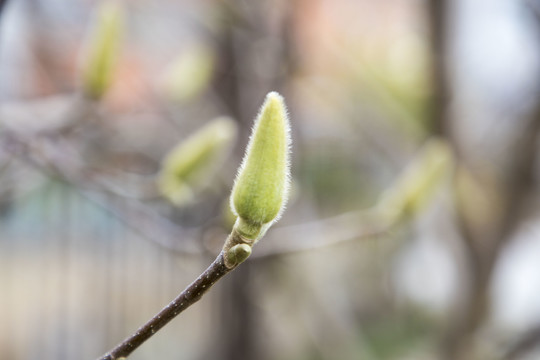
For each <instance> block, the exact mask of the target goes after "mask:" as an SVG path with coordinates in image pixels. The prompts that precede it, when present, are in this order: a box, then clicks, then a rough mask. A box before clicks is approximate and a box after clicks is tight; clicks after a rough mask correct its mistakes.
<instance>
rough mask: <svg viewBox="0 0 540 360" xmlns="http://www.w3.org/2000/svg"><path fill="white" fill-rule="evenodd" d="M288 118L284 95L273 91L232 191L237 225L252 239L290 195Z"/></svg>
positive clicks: (255, 237) (260, 233)
mask: <svg viewBox="0 0 540 360" xmlns="http://www.w3.org/2000/svg"><path fill="white" fill-rule="evenodd" d="M289 133H290V129H289V120H288V117H287V109H286V107H285V103H284V101H283V98H282V97H281V95H279V94H278V93H276V92H271V93H269V94H268V95H267V96H266V99H265V101H264V104H263V106H262V108H261V110H260V112H259V115H258V116H257V118H256V119H255V125H254V127H253V130H252V134H251V137H250V139H249V143H248V146H247V149H246V153H245V156H244V159H243V161H242V165H241V166H240V169H239V171H238V175H237V177H236V181H235V184H234V187H233V190H232V194H231V209H232V211H233V213H234V214H235V215H236V216H238V220H237V222H236V225H235V228H236V229H237V230H238V232H239V233H240V234H241V235H242V236H244V237H246V238H248V239H252V240H257V239H258V238H260V237H261V236H262V233H263V232H264V231H266V229H267V228H268V227H269V226H270V225H271V224H272V223H274V222H275V221H277V220H278V219H279V217H280V216H281V214H282V212H283V210H284V208H285V205H286V202H287V197H288V191H289V178H290V165H289V148H290V145H291V140H290V134H289Z"/></svg>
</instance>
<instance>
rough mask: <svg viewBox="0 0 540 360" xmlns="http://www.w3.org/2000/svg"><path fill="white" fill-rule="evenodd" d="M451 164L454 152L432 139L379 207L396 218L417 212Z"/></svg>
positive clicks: (389, 190)
mask: <svg viewBox="0 0 540 360" xmlns="http://www.w3.org/2000/svg"><path fill="white" fill-rule="evenodd" d="M451 165H452V155H451V151H450V149H449V147H448V145H447V144H446V142H444V141H443V140H440V139H433V140H430V141H429V142H428V143H426V145H424V147H423V148H422V150H421V152H420V153H419V154H418V155H417V156H416V158H415V159H414V160H413V162H412V163H411V164H410V165H409V166H408V167H407V168H406V169H405V170H404V172H403V173H402V174H401V175H400V176H399V177H398V179H397V180H396V181H395V182H394V184H393V185H392V186H391V187H390V189H388V190H387V191H386V192H385V193H384V194H383V196H382V197H381V201H380V202H379V204H378V209H379V210H381V211H382V212H383V213H385V214H388V215H389V216H390V217H391V218H392V219H395V220H403V219H406V218H408V217H410V216H413V215H415V214H417V213H418V212H419V211H420V210H421V209H422V208H423V207H425V205H426V204H427V203H428V201H429V200H430V199H431V197H432V196H433V194H434V193H435V190H436V189H437V187H438V186H439V185H440V183H441V181H442V180H443V179H444V178H445V176H447V175H448V174H449V172H450V169H451Z"/></svg>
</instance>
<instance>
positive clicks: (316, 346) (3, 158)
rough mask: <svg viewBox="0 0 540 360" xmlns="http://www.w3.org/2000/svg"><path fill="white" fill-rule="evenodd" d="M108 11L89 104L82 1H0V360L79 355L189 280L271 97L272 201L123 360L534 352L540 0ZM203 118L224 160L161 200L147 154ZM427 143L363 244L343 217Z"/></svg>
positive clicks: (207, 258)
mask: <svg viewBox="0 0 540 360" xmlns="http://www.w3.org/2000/svg"><path fill="white" fill-rule="evenodd" d="M119 3H120V5H121V6H122V7H123V8H124V12H125V16H124V21H123V25H122V27H123V31H122V37H121V42H120V44H119V45H118V46H116V48H115V51H117V52H118V56H117V59H116V64H115V67H114V71H113V76H112V80H111V85H110V86H109V87H108V88H107V91H106V92H105V93H104V94H103V96H101V97H100V98H99V99H90V98H89V97H88V95H87V94H86V93H85V92H84V91H82V90H81V89H83V88H84V77H83V76H82V75H81V74H82V72H83V69H84V64H85V61H86V60H87V58H88V51H89V50H88V49H89V47H90V46H91V45H90V44H91V43H92V40H93V37H95V31H93V29H95V28H96V26H98V25H96V24H98V20H97V19H98V16H96V11H97V9H98V8H99V7H100V6H101V3H100V2H98V1H89V0H86V1H85V0H69V1H68V0H9V1H7V0H4V1H1V2H0V4H1V5H0V8H1V14H0V122H1V126H0V145H1V146H0V358H1V359H6V360H19V359H40V360H48V359H54V360H63V359H66V360H67V359H70V360H71V359H93V358H96V357H98V356H100V355H101V354H103V353H104V352H105V351H107V350H108V349H109V348H110V347H112V346H113V345H114V344H116V343H117V342H119V341H120V340H122V339H124V338H125V337H126V336H127V335H129V334H131V333H132V332H133V331H134V330H135V329H136V328H137V327H138V326H139V325H141V324H142V323H143V322H145V321H146V320H147V319H149V318H150V317H151V316H152V315H153V314H154V313H156V312H157V311H158V310H159V309H161V308H162V307H163V306H165V305H166V304H167V303H168V302H169V301H170V300H171V299H172V298H174V297H175V296H176V294H177V293H179V292H180V291H181V290H182V289H183V288H184V287H185V286H186V285H187V284H188V283H190V282H191V281H192V280H193V279H195V277H196V276H198V274H200V272H201V271H202V270H204V269H205V268H206V266H207V265H208V264H209V263H210V262H211V260H212V259H213V257H214V256H215V255H216V254H217V252H218V251H219V248H220V245H219V244H220V243H221V242H222V241H224V239H225V236H226V233H227V231H228V227H229V226H230V222H228V221H227V216H228V215H226V213H227V211H226V209H227V202H228V196H229V191H230V188H231V186H232V182H233V179H234V175H235V172H236V169H237V167H238V164H239V163H240V160H241V157H242V154H243V149H244V148H245V145H246V143H247V137H248V135H249V131H250V128H251V124H252V121H253V118H254V117H255V115H256V114H257V111H258V108H259V106H260V105H261V103H262V101H263V99H264V96H265V95H266V93H267V92H269V91H272V90H275V91H279V92H280V93H282V94H283V95H284V96H285V99H286V102H287V105H288V108H289V113H290V117H291V123H292V135H293V144H294V145H293V161H292V173H293V191H292V198H291V201H290V204H289V206H288V209H287V211H286V212H285V214H284V216H283V218H282V220H280V222H279V223H278V224H276V225H275V226H274V227H273V228H272V229H271V230H270V231H269V233H268V236H267V238H265V239H264V240H262V241H261V244H260V247H259V245H257V247H256V248H255V249H254V257H253V259H250V261H248V262H247V263H245V264H242V266H241V267H239V268H238V269H237V270H236V271H234V272H233V273H231V274H230V275H228V276H227V277H226V278H225V279H223V280H222V281H221V282H220V283H219V284H217V285H216V287H215V288H213V289H212V290H211V291H210V292H209V293H208V294H207V295H206V296H205V297H204V299H202V301H201V302H200V303H197V304H196V305H194V306H193V307H192V308H190V309H188V310H187V311H186V312H185V313H183V314H181V315H180V316H179V318H177V319H175V320H174V321H173V322H172V323H171V324H169V325H168V326H166V327H165V328H164V329H163V330H161V331H160V332H159V333H158V334H157V335H156V336H154V337H153V338H152V339H151V340H150V341H148V342H147V343H146V344H144V345H143V346H142V347H141V348H140V349H139V350H137V351H136V352H135V353H134V354H133V355H132V357H131V358H132V359H161V360H166V359H201V360H202V359H220V360H221V359H223V360H248V359H261V360H265V359H268V360H270V359H280V360H289V359H290V360H307V359H310V360H311V359H317V360H319V359H321V360H322V359H366V360H393V359H395V360H406V359H410V360H428V359H429V360H431V359H448V360H450V359H451V360H461V359H463V360H486V359H487V360H490V359H498V360H499V359H500V360H502V359H523V360H524V359H529V360H532V359H538V358H540V276H539V274H540V223H539V210H540V209H539V204H540V202H539V196H538V195H539V194H538V175H539V174H538V168H539V160H538V158H539V157H538V155H539V147H538V143H539V141H538V134H539V133H540V97H539V91H540V87H539V85H540V74H539V60H540V47H539V34H540V2H539V1H537V0H527V1H525V0H454V1H450V0H423V1H420V0H379V1H369V0H355V1H352V0H309V1H308V0H290V1H287V0H274V1H272V0H261V1H247V0H222V1H219V0H204V1H192V0H175V1H173V0H162V1H149V0H129V1H128V0H126V1H123V2H119ZM98 27H99V26H98ZM222 115H227V116H230V117H231V118H233V119H234V120H235V121H236V122H237V123H238V128H239V137H238V140H237V142H236V143H235V145H234V150H233V151H232V152H231V154H230V155H229V156H228V158H227V159H226V161H225V163H224V164H222V166H221V167H220V168H219V171H216V173H215V174H212V175H208V176H209V177H211V181H210V183H211V184H210V185H209V186H208V187H206V188H204V189H200V190H197V195H196V197H195V199H193V200H192V201H190V203H189V204H185V205H183V206H174V205H172V204H170V203H169V202H168V201H167V200H166V199H165V198H163V197H162V196H160V195H159V194H157V193H156V191H155V190H156V189H155V179H156V175H157V174H158V172H159V169H160V163H161V161H162V159H163V157H164V156H165V155H166V154H167V152H168V151H169V150H170V149H171V148H172V147H173V146H175V144H176V143H178V142H179V141H181V140H182V139H185V138H186V137H187V136H188V135H189V134H191V133H193V132H194V131H196V130H197V129H199V128H201V127H202V126H203V125H204V124H206V123H208V122H209V121H210V120H212V119H214V118H215V117H218V116H222ZM435 136H437V137H439V138H442V139H444V140H445V141H447V142H448V143H449V144H450V147H451V149H452V151H453V153H454V155H455V157H456V166H455V168H454V169H453V171H452V174H451V175H450V176H448V177H447V178H445V179H444V181H442V184H441V186H440V187H439V189H438V191H436V193H434V194H433V195H432V196H430V200H429V201H428V204H427V205H426V206H425V207H423V208H422V209H421V211H419V212H417V213H415V214H413V215H414V216H411V217H409V218H408V219H407V221H403V222H400V224H399V226H396V227H393V228H392V229H391V231H385V232H384V233H382V234H378V236H366V234H367V233H369V231H366V226H368V225H369V224H370V221H369V217H368V216H367V215H366V217H363V216H362V214H363V210H365V209H370V208H371V207H372V206H373V205H375V204H377V201H378V199H379V198H380V195H381V194H382V193H384V192H385V190H387V189H388V188H389V187H391V186H392V184H393V182H394V180H395V179H396V177H397V176H399V174H400V173H401V172H402V170H403V169H404V168H406V167H407V165H408V164H409V163H410V162H411V161H412V160H413V159H414V158H415V154H417V153H418V149H420V148H421V146H422V144H424V143H425V142H426V140H428V139H430V138H432V137H435ZM192 185H193V187H194V188H196V184H192ZM366 213H367V212H366ZM224 214H225V215H224ZM344 219H345V220H344ZM351 219H352V221H351ZM368 227H369V226H368ZM311 241H313V243H312V245H313V247H314V249H309V250H308V249H305V250H303V251H294V252H292V250H293V249H296V248H295V246H296V244H298V243H301V244H304V245H306V244H307V246H305V247H306V248H310V242H311ZM263 242H264V244H263ZM273 242H275V245H274V243H273ZM326 243H328V245H325V244H326ZM289 244H290V248H289ZM331 244H333V245H331ZM278 245H279V246H278ZM273 246H276V248H273ZM289 249H290V250H291V251H288V250H289ZM258 250H260V254H270V255H268V256H264V257H263V256H259V257H257V256H256V255H257V251H258ZM263 250H264V251H266V252H264V251H263Z"/></svg>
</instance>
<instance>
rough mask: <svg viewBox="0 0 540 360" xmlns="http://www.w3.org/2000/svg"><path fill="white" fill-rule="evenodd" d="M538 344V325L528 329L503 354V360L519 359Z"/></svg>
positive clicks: (539, 339)
mask: <svg viewBox="0 0 540 360" xmlns="http://www.w3.org/2000/svg"><path fill="white" fill-rule="evenodd" d="M539 344H540V325H539V326H536V327H533V328H532V329H529V331H527V332H526V333H525V334H523V335H522V336H521V338H520V339H519V340H518V341H517V342H516V343H514V344H513V345H512V346H511V347H510V348H509V349H508V351H507V352H506V353H505V354H504V355H503V357H502V359H504V360H519V359H521V358H522V357H523V356H525V355H527V353H528V352H529V351H531V350H533V349H534V348H535V347H536V346H538V345H539Z"/></svg>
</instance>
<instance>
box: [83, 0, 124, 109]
mask: <svg viewBox="0 0 540 360" xmlns="http://www.w3.org/2000/svg"><path fill="white" fill-rule="evenodd" d="M123 20H124V11H123V8H122V7H121V6H120V4H119V3H118V2H116V1H112V0H111V1H106V2H104V3H103V4H102V5H101V7H100V8H99V10H98V14H97V18H96V22H95V25H94V26H95V28H94V29H93V31H92V33H91V36H90V47H89V49H88V50H87V52H86V58H85V62H84V67H83V71H82V78H83V80H82V82H83V83H82V86H83V90H84V92H85V94H86V95H88V96H89V97H91V98H95V99H98V98H100V97H102V96H103V94H104V93H105V91H107V89H108V88H109V85H110V83H111V81H112V77H113V72H114V66H115V64H116V60H117V57H118V53H119V47H120V38H121V32H122V28H123Z"/></svg>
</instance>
